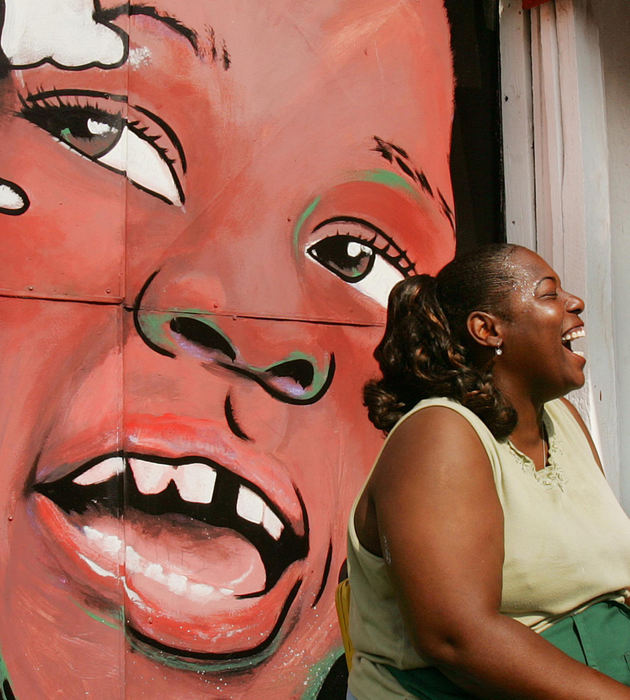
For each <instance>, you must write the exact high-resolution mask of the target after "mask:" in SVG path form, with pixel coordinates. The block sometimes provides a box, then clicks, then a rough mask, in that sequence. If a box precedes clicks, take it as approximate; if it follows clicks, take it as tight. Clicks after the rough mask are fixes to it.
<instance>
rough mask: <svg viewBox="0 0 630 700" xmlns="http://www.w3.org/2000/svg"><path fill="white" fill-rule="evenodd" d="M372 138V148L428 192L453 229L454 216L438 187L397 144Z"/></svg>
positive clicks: (375, 137)
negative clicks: (432, 183) (435, 186)
mask: <svg viewBox="0 0 630 700" xmlns="http://www.w3.org/2000/svg"><path fill="white" fill-rule="evenodd" d="M373 138H374V141H375V142H376V146H375V148H373V149H372V150H373V151H376V152H377V153H380V154H381V156H382V157H383V158H385V160H386V161H388V162H389V163H391V164H392V165H396V166H398V168H399V169H400V170H401V171H402V172H403V174H404V175H405V176H406V177H407V178H408V179H410V180H411V181H412V182H413V183H414V185H415V186H416V187H419V188H420V189H421V190H423V191H424V192H425V193H426V194H428V195H429V197H431V198H432V199H434V200H435V201H436V202H437V203H438V205H439V207H440V211H441V212H442V214H444V216H445V217H446V218H447V219H448V221H449V223H450V225H451V228H452V229H453V231H455V216H454V214H453V210H452V209H451V208H450V206H449V205H448V202H447V201H446V198H445V197H444V195H443V194H442V192H440V190H439V189H438V188H434V187H432V186H431V183H430V182H429V179H428V178H427V176H426V175H425V174H424V172H423V171H422V170H420V169H418V168H417V167H416V166H415V165H414V164H413V162H412V161H411V158H410V157H409V154H408V153H407V151H406V150H405V149H404V148H402V147H401V146H397V145H396V144H395V143H391V141H385V140H384V139H382V138H380V137H379V136H374V137H373Z"/></svg>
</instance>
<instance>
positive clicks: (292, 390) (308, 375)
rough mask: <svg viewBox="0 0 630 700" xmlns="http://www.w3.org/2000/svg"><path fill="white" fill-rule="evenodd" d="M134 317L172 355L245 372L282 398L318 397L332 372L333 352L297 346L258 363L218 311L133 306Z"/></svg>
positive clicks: (155, 345) (152, 343) (154, 344)
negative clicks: (319, 356) (320, 353)
mask: <svg viewBox="0 0 630 700" xmlns="http://www.w3.org/2000/svg"><path fill="white" fill-rule="evenodd" d="M134 319H135V325H136V329H137V331H138V333H139V334H140V336H141V338H142V339H143V340H144V342H145V343H146V345H147V346H148V347H150V348H151V349H152V350H154V351H156V352H158V353H160V354H162V355H166V356H168V357H172V358H176V357H178V356H181V355H188V356H192V357H195V358H196V359H197V360H198V361H199V363H200V364H201V365H202V366H203V367H204V368H205V369H208V370H216V369H222V370H227V371H228V372H230V373H232V374H234V375H238V376H240V377H244V378H245V379H248V380H250V381H253V382H255V383H256V384H258V385H259V386H260V387H261V388H262V389H263V390H264V391H265V392H266V393H267V394H269V395H270V396H272V397H273V398H275V399H278V400H279V401H282V402H283V403H288V404H297V405H306V404H311V403H315V402H316V401H319V399H321V398H322V396H324V394H325V393H326V391H327V390H328V388H329V386H330V384H331V382H332V380H333V376H334V374H335V358H334V355H333V354H330V355H329V356H328V358H327V359H323V361H322V362H318V361H317V360H316V359H315V358H314V357H312V356H310V355H308V354H306V353H304V352H301V351H299V350H294V351H291V352H288V353H287V354H286V355H285V356H284V357H282V358H281V359H280V360H278V361H275V362H272V363H271V364H269V365H266V366H256V365H255V364H254V363H252V362H250V361H248V359H247V357H245V356H244V353H242V352H241V350H240V348H239V347H237V345H236V344H235V343H233V342H232V340H231V339H230V337H229V336H228V335H227V334H226V333H225V331H224V330H223V329H222V328H221V326H220V325H219V322H220V319H219V317H216V319H215V318H214V317H209V316H206V315H203V316H200V315H196V314H193V313H185V312H184V313H177V312H155V311H150V310H143V309H142V308H137V309H136V310H135V316H134ZM267 323H268V324H270V323H273V322H267ZM261 341H262V342H264V337H262V336H259V337H257V342H259V343H260V342H261Z"/></svg>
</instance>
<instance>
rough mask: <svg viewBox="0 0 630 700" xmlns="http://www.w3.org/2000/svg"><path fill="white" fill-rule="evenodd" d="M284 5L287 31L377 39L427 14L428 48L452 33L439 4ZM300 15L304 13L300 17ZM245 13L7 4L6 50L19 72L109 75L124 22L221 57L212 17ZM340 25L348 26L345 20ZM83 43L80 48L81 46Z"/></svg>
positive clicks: (171, 6) (43, 1) (374, 0)
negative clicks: (47, 66)
mask: <svg viewBox="0 0 630 700" xmlns="http://www.w3.org/2000/svg"><path fill="white" fill-rule="evenodd" d="M282 5H283V6H282V7H281V8H279V7H277V6H276V7H275V12H274V14H275V19H276V20H277V19H279V18H281V17H284V19H285V21H286V22H287V25H290V26H292V27H296V26H298V25H299V24H300V23H301V24H303V25H304V27H307V26H309V25H310V26H313V25H317V24H321V25H323V24H325V25H326V26H327V33H328V34H329V35H331V34H332V35H334V34H336V33H337V34H342V33H347V31H348V29H349V28H350V30H351V31H352V32H353V33H354V34H355V38H356V39H358V38H359V37H360V35H361V33H362V31H363V32H365V31H367V32H369V33H371V34H376V33H378V31H379V29H380V28H381V27H383V26H385V25H387V24H388V23H390V22H392V21H396V20H397V19H398V20H400V19H402V18H404V20H405V21H406V22H413V21H414V20H418V19H419V18H420V17H421V15H422V18H421V24H422V25H424V27H425V29H430V30H431V31H430V32H427V34H426V36H425V41H424V42H423V43H424V44H426V43H427V40H428V37H429V36H430V35H431V34H433V33H434V32H435V31H436V30H440V29H441V30H442V32H444V31H446V33H448V29H447V28H446V27H447V22H446V15H445V11H444V9H443V8H442V7H440V3H437V2H436V3H432V2H428V3H422V7H423V8H424V7H425V6H426V7H427V8H428V9H427V10H424V9H423V10H422V11H421V10H420V4H419V3H404V2H403V3H396V4H395V7H392V6H391V3H383V2H382V0H366V1H365V2H362V3H360V5H361V7H360V10H361V12H360V13H359V14H357V12H356V10H353V9H352V7H353V6H352V5H351V4H348V3H344V2H334V3H330V2H329V3H326V2H322V3H316V7H318V8H319V9H318V10H317V13H314V12H313V10H304V9H303V8H304V4H303V3H302V4H300V3H296V2H295V0H290V1H289V2H285V3H282ZM307 7H308V4H307ZM436 8H437V9H436ZM297 9H300V12H299V13H298V12H297V11H296V10H297ZM245 10H246V8H240V9H238V8H236V9H235V8H232V7H228V6H221V5H220V4H219V5H213V6H211V7H210V8H209V7H208V6H207V4H206V3H205V2H194V1H189V2H187V3H186V4H183V5H182V4H178V3H171V2H168V0H166V1H163V2H159V3H155V4H149V3H142V4H133V3H122V4H121V3H120V2H118V3H111V2H107V1H105V2H99V0H5V8H4V22H3V26H2V33H1V35H0V46H1V48H2V51H3V53H4V55H5V56H6V58H8V61H9V64H10V65H11V66H12V67H14V68H26V67H32V66H36V65H40V64H41V63H45V62H48V63H51V64H53V65H56V66H58V67H61V68H67V69H81V68H87V67H92V66H98V67H101V68H108V67H114V66H118V65H121V64H122V63H123V62H124V61H125V60H126V43H127V36H126V34H125V32H124V31H123V30H122V29H121V28H120V26H117V25H116V24H114V22H115V20H117V19H118V18H119V17H121V16H125V15H130V16H134V15H136V16H137V15H144V16H148V17H152V18H153V19H155V20H156V21H159V22H161V23H162V24H163V25H166V26H168V27H170V28H171V29H173V31H175V32H178V33H180V34H181V35H182V36H184V37H185V38H186V39H187V40H188V41H189V42H190V44H191V45H192V47H193V48H194V49H195V50H198V48H199V43H200V42H203V43H204V44H205V45H206V46H205V48H206V49H208V48H209V49H210V51H211V52H214V51H217V50H218V49H217V46H216V37H215V35H214V28H212V27H211V26H210V25H209V24H208V22H211V20H212V15H217V16H225V17H226V18H227V20H228V22H230V21H232V20H233V19H234V18H235V17H238V16H239V13H240V16H241V17H242V18H243V19H244V17H245V14H244V13H245ZM281 13H284V15H282V14H281ZM266 14H267V15H269V16H267V19H268V20H269V24H274V23H276V22H275V21H274V17H272V16H270V13H269V12H267V13H266ZM342 18H343V20H344V21H343V22H341V21H340V19H342ZM1 19H2V18H1V17H0V20H1ZM440 25H441V26H440ZM361 27H363V29H362V30H361ZM78 38H80V41H77V39H78ZM434 43H436V42H434Z"/></svg>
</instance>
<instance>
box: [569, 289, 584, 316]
mask: <svg viewBox="0 0 630 700" xmlns="http://www.w3.org/2000/svg"><path fill="white" fill-rule="evenodd" d="M566 308H567V311H569V313H572V314H581V313H582V312H583V311H584V301H583V300H582V299H581V298H580V297H578V296H577V295H575V294H569V295H568V299H567V305H566Z"/></svg>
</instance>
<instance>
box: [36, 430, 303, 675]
mask: <svg viewBox="0 0 630 700" xmlns="http://www.w3.org/2000/svg"><path fill="white" fill-rule="evenodd" d="M130 425H131V426H132V427H131V429H130V431H129V433H128V434H127V437H126V438H125V440H124V443H125V445H128V446H132V445H133V446H134V447H135V449H134V451H123V450H116V451H113V452H106V453H101V454H99V455H97V456H94V457H91V458H89V459H87V460H86V461H84V462H83V463H81V464H79V465H78V466H75V465H74V464H67V463H66V464H65V465H64V466H63V467H57V468H51V469H49V468H46V467H45V466H42V467H41V469H38V472H39V474H38V476H39V477H40V478H38V480H37V481H36V483H35V485H34V487H33V491H34V492H35V493H34V494H33V501H34V503H33V507H34V511H35V514H36V517H37V520H38V522H39V524H40V526H41V528H42V531H43V533H44V536H45V537H46V538H47V540H48V541H49V542H50V544H51V546H52V547H53V551H54V553H55V555H56V556H57V559H58V560H59V563H60V564H61V566H62V568H64V570H65V571H66V573H67V574H68V575H69V576H70V577H71V578H72V579H73V581H74V582H75V583H76V584H77V585H78V587H79V590H81V591H82V592H84V593H87V597H90V596H91V597H92V598H94V597H95V596H96V598H97V599H98V600H100V601H101V603H100V604H101V605H103V606H105V607H107V606H109V607H113V606H120V605H124V609H125V616H126V620H127V624H128V628H129V629H130V630H131V631H132V633H133V634H134V635H135V637H136V639H137V640H139V642H140V645H139V647H140V648H141V649H142V647H143V646H149V647H152V648H153V649H154V650H155V649H157V650H158V651H160V652H164V653H167V654H169V655H171V656H173V655H175V656H177V657H180V658H185V659H192V660H193V661H197V660H203V661H206V662H212V661H213V660H220V659H224V658H228V657H231V656H238V657H243V658H245V657H251V656H252V655H257V656H260V654H261V650H264V649H272V647H273V644H272V642H273V641H274V639H275V638H276V637H277V635H278V634H279V632H280V630H281V628H282V627H283V623H284V621H285V619H286V618H287V617H288V616H289V615H290V610H291V608H292V605H293V602H294V600H295V598H296V597H297V594H298V591H299V588H300V586H301V581H302V578H303V575H304V567H305V558H306V556H307V554H308V548H309V544H308V540H309V538H308V517H307V513H306V509H305V507H304V504H303V502H302V500H301V497H300V495H299V493H298V492H297V490H296V489H295V488H293V486H292V485H291V487H290V488H289V487H287V481H288V479H287V478H286V476H285V478H284V479H278V481H277V482H274V481H273V480H272V481H269V479H270V478H271V479H273V478H274V476H280V475H279V474H278V471H279V468H280V466H281V465H278V464H277V463H275V462H274V461H273V460H269V459H266V458H264V457H263V456H261V455H260V454H256V452H255V451H254V450H252V449H245V450H242V449H241V450H239V451H236V450H235V449H234V446H232V445H230V444H229V441H226V440H225V439H222V440H221V441H217V442H215V443H213V444H209V443H208V442H206V441H207V440H209V435H210V433H213V432H215V430H214V429H213V428H210V430H208V426H207V424H205V423H204V424H202V425H201V426H200V424H199V423H197V424H195V425H193V426H191V425H190V423H188V424H181V423H175V424H174V423H173V421H172V417H170V416H168V417H165V416H162V417H160V418H157V419H156V418H155V417H150V418H149V419H147V417H141V418H138V417H136V419H134V422H133V423H131V421H130ZM165 425H167V426H168V427H169V429H168V430H164V428H165ZM200 427H203V428H204V430H200ZM83 442H84V440H83V439H81V440H79V443H80V444H83ZM191 443H192V445H191ZM195 443H197V444H195ZM226 443H228V444H226ZM199 444H202V445H203V447H204V452H205V454H203V455H200V454H197V453H196V452H195V448H196V447H197V446H198V445H199ZM140 445H141V449H140ZM158 448H159V450H158ZM184 448H186V449H185V451H184ZM191 448H192V452H191ZM178 451H179V454H178V455H177V456H175V455H176V453H177V452H178ZM167 453H168V454H167ZM209 454H212V455H213V457H212V458H211V457H209V456H208V455H209ZM219 455H221V458H222V461H218V460H217V457H218V456H219ZM247 457H250V458H251V460H252V461H251V462H248V461H245V460H246V459H247ZM254 458H255V459H254ZM40 464H42V465H44V464H49V462H48V461H47V460H46V462H43V460H42V461H40ZM156 470H157V473H158V477H159V478H158V481H157V482H156V481H155V473H156ZM245 473H247V477H245V476H244V475H245ZM209 474H211V475H212V480H213V481H212V483H213V487H214V497H213V496H212V494H210V496H209V497H208V496H207V495H204V494H203V493H201V491H202V490H203V488H204V485H207V484H208V483H209V482H208V478H209V477H208V475H209ZM151 479H153V481H151ZM160 479H161V481H160ZM261 482H265V484H266V487H267V488H265V489H263V488H261V486H260V485H259V484H260V483H261ZM289 483H290V482H289ZM123 494H124V496H125V500H124V502H125V503H126V504H127V505H126V508H125V510H124V518H122V519H121V518H120V516H121V515H123V513H122V511H121V510H120V507H119V504H120V503H121V502H123V501H122V499H121V496H122V495H123ZM243 503H245V505H243ZM252 504H253V506H252ZM252 507H253V509H254V515H252ZM296 511H297V514H296ZM256 512H258V515H256V514H255V513H256ZM262 514H264V516H263V515H262Z"/></svg>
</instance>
